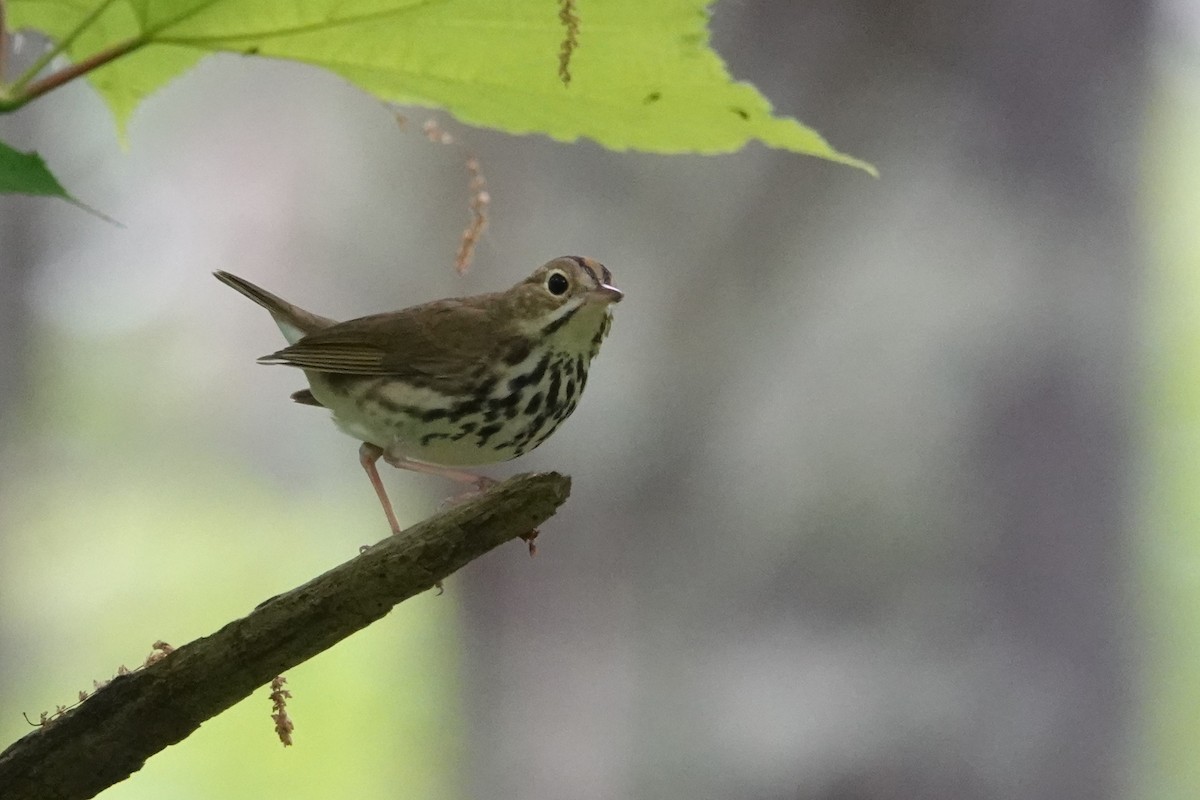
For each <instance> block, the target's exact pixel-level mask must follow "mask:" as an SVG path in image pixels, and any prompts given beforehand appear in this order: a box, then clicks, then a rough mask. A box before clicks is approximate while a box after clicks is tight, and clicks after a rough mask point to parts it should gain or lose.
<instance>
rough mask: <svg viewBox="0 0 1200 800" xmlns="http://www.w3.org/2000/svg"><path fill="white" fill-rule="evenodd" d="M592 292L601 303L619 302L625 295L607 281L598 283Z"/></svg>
mask: <svg viewBox="0 0 1200 800" xmlns="http://www.w3.org/2000/svg"><path fill="white" fill-rule="evenodd" d="M592 293H593V295H594V296H595V298H596V299H597V300H598V301H599V302H601V303H619V302H621V298H622V297H624V296H625V293H624V292H622V291H621V290H620V289H618V288H617V287H615V286H610V285H609V284H607V283H602V284H600V285H599V286H597V287H596V288H595V289H594V290H593V292H592Z"/></svg>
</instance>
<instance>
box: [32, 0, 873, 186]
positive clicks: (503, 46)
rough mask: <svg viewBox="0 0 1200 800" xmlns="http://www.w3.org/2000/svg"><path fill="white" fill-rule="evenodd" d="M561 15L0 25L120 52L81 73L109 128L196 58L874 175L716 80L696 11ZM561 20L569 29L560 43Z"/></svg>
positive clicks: (330, 7)
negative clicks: (257, 60) (281, 65)
mask: <svg viewBox="0 0 1200 800" xmlns="http://www.w3.org/2000/svg"><path fill="white" fill-rule="evenodd" d="M561 2H567V0H560V5H556V4H555V3H554V2H553V1H552V0H104V1H103V2H94V3H92V4H90V5H85V4H83V3H80V2H72V1H71V0H10V2H9V18H10V22H11V24H12V25H13V26H14V27H31V28H36V29H38V30H41V31H43V32H45V33H47V34H48V35H50V36H51V37H52V38H54V39H55V40H57V41H59V42H61V43H64V44H65V45H66V46H65V49H66V51H67V53H68V54H69V55H70V56H71V58H72V59H73V60H74V61H75V62H76V63H80V62H83V61H85V60H86V59H88V58H90V57H94V56H95V55H96V54H97V53H103V52H105V51H106V50H109V49H111V48H114V47H126V48H129V52H128V54H126V55H122V56H121V57H120V58H117V59H115V60H113V61H111V62H110V63H108V64H106V65H105V66H103V67H100V68H99V69H97V70H95V71H94V72H90V73H89V74H88V79H89V80H90V81H91V82H92V84H93V85H94V86H95V87H96V89H97V90H98V91H99V92H100V94H101V95H102V96H103V98H104V100H105V101H106V102H107V104H108V106H109V108H111V109H112V112H113V114H114V116H115V117H116V120H117V126H118V129H119V130H121V131H123V130H124V127H125V125H126V123H127V122H128V119H129V116H130V114H132V113H133V110H134V109H135V108H136V107H137V105H138V104H139V103H140V102H141V101H142V100H143V99H144V98H145V97H146V96H147V95H148V94H150V93H151V92H153V91H155V90H156V89H158V88H160V87H161V86H163V85H164V84H165V83H167V82H168V81H170V80H171V79H172V78H174V77H176V76H177V75H179V74H180V73H181V72H183V71H185V70H186V69H188V68H189V67H191V66H192V65H193V64H194V63H195V62H196V61H197V60H199V59H200V58H202V57H203V56H205V55H207V54H209V53H213V52H234V53H246V54H254V55H258V56H268V57H273V58H284V59H289V60H292V61H300V62H303V63H307V64H314V65H316V66H319V67H322V68H324V69H327V70H329V71H331V72H334V73H336V74H338V75H341V76H343V77H345V78H346V79H347V80H349V81H350V82H352V83H354V84H355V85H357V86H359V87H361V88H362V89H364V90H366V91H367V92H370V93H371V94H373V95H375V96H377V97H379V98H381V99H383V100H387V101H390V102H394V103H399V104H403V105H416V106H426V107H431V108H443V109H446V110H447V111H449V112H450V113H451V114H453V115H454V116H455V117H457V118H458V119H460V120H462V121H463V122H466V123H469V124H473V125H480V126H486V127H490V128H496V129H499V130H502V131H507V132H510V133H518V134H520V133H533V132H539V133H544V134H546V135H548V136H551V137H553V138H555V139H559V140H562V141H574V140H576V139H578V138H580V137H586V138H589V139H593V140H595V141H596V142H599V143H600V144H602V145H604V146H605V147H609V148H612V149H617V150H623V149H634V150H643V151H649V152H658V153H686V152H698V153H722V152H730V151H733V150H737V149H739V148H741V147H742V146H743V145H745V144H746V143H747V142H750V141H753V140H759V141H762V142H763V143H765V144H767V145H768V146H771V147H776V148H782V149H785V150H790V151H793V152H796V153H804V154H807V155H814V156H819V157H821V158H826V159H829V160H832V161H837V162H840V163H843V164H849V165H851V166H855V167H859V168H861V169H864V170H866V171H868V172H870V173H872V174H874V172H875V171H874V168H873V167H871V165H870V164H867V163H866V162H864V161H860V160H859V159H856V158H853V157H852V156H848V155H845V154H843V153H840V152H838V151H837V150H834V149H833V148H832V147H830V146H829V144H828V143H826V142H825V140H824V139H822V138H821V136H820V135H819V134H817V133H816V132H815V131H813V130H812V129H811V128H808V127H806V126H804V125H802V124H801V123H799V122H797V121H796V120H794V119H791V118H788V117H779V116H775V115H774V113H773V112H772V109H771V106H770V103H768V102H767V100H766V98H764V97H763V96H762V95H761V94H760V93H759V92H758V90H757V89H755V88H754V87H753V86H751V85H749V84H747V83H739V82H737V81H734V80H733V79H732V78H731V77H730V75H729V72H728V70H727V69H726V68H725V64H724V62H722V60H721V58H720V57H719V56H718V55H717V54H716V53H715V52H714V51H713V50H712V48H711V47H710V46H709V34H708V4H709V0H570V5H569V6H568V8H567V9H565V10H564V9H563V8H562V6H561ZM560 12H561V13H562V14H563V15H564V16H569V15H573V16H574V17H575V18H576V19H577V20H578V26H577V27H576V28H575V29H574V32H573V34H572V35H570V36H569V35H568V26H566V25H565V24H564V20H563V19H561V18H560ZM568 38H569V39H571V40H572V47H571V48H570V49H571V53H570V60H569V64H567V65H565V66H566V68H567V70H568V71H569V74H570V81H569V83H567V84H566V85H564V81H563V80H562V79H560V64H559V54H560V51H561V49H562V48H563V47H564V42H565V41H567V40H568Z"/></svg>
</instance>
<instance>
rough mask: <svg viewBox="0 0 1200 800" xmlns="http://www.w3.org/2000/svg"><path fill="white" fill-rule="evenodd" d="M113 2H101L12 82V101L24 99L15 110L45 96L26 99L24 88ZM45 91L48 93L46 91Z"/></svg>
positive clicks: (106, 0) (110, 0)
mask: <svg viewBox="0 0 1200 800" xmlns="http://www.w3.org/2000/svg"><path fill="white" fill-rule="evenodd" d="M113 2H114V0H102V2H101V3H100V4H99V5H98V6H96V8H95V9H93V10H92V13H90V14H88V15H87V16H86V17H84V18H83V19H82V20H80V22H79V24H78V25H76V26H75V29H74V30H73V31H71V32H70V33H68V34H67V35H66V36H64V37H63V38H62V40H61V41H58V42H56V43H55V44H54V46H53V47H51V48H50V49H49V50H47V51H46V52H45V53H42V55H41V56H40V57H39V58H38V60H37V61H35V62H33V64H32V65H31V66H30V67H29V69H27V70H25V71H24V72H23V73H21V76H20V77H19V78H17V79H16V80H15V81H13V84H12V86H11V87H9V92H10V94H11V95H12V99H13V100H14V101H21V100H22V99H23V98H25V99H24V102H20V103H19V105H18V106H16V107H17V108H19V107H20V106H22V105H24V104H25V103H26V102H28V101H29V100H32V99H33V97H36V96H39V95H41V94H45V91H42V92H39V93H38V95H34V96H32V97H28V98H26V97H25V96H26V95H27V94H28V92H26V91H25V87H26V86H27V85H29V84H30V83H31V82H33V80H34V78H36V77H37V76H38V73H39V72H41V71H42V70H43V69H45V68H46V65H47V64H49V63H50V62H51V61H53V60H54V59H55V57H56V56H58V54H59V53H61V52H63V51H64V50H66V49H67V48H68V47H70V46H71V45H73V44H74V43H75V40H76V39H78V38H79V35H80V34H81V33H83V32H84V31H85V30H87V29H88V28H89V27H90V26H91V24H92V23H93V22H95V21H96V20H97V19H98V18H99V17H100V15H101V14H103V13H104V12H105V11H107V10H108V7H109V6H111V5H112V4H113ZM118 46H119V45H118ZM104 52H108V51H104ZM127 52H129V51H128V50H124V51H122V52H121V53H120V55H124V54H125V53H127ZM97 55H100V54H99V53H98V54H97ZM94 57H95V56H93V58H94ZM91 60H92V59H88V61H91ZM111 60H112V59H111V58H109V59H106V60H105V61H102V62H101V63H102V64H103V63H107V62H108V61H111ZM80 63H81V64H82V63H86V62H80ZM76 66H79V65H76ZM96 66H99V64H97V65H95V66H93V67H91V69H95V67H96ZM64 71H66V70H64ZM55 74H57V73H55ZM78 74H82V73H78ZM78 74H76V75H72V76H71V78H75V77H78ZM47 77H48V78H52V77H54V76H53V75H50V76H47ZM67 80H70V78H68V79H67ZM65 82H66V81H60V82H59V83H57V84H55V86H59V85H61V84H62V83H65ZM34 85H37V84H36V83H34ZM50 88H51V89H52V88H54V87H53V86H51V87H50ZM46 91H48V90H46Z"/></svg>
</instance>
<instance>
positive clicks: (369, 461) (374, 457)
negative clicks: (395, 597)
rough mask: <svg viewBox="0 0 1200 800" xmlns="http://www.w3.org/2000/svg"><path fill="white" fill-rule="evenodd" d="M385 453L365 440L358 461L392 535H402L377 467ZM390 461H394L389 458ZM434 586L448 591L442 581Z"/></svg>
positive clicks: (359, 451)
mask: <svg viewBox="0 0 1200 800" xmlns="http://www.w3.org/2000/svg"><path fill="white" fill-rule="evenodd" d="M382 455H383V448H382V447H380V446H378V445H374V444H371V443H370V442H363V443H362V446H360V447H359V448H358V463H360V464H362V467H363V469H365V470H366V471H367V477H368V478H370V479H371V485H372V486H374V487H375V494H376V495H378V496H379V503H380V505H382V506H383V513H384V514H387V518H388V524H389V525H391V526H392V535H393V536H399V535H400V523H398V522H396V512H395V511H393V510H392V501H391V500H389V499H388V496H387V492H386V491H385V490H384V488H383V481H382V480H380V478H379V470H378V469H376V468H375V462H376V461H378V460H379V458H380V456H382ZM388 463H389V464H390V463H392V462H391V459H388ZM433 585H434V588H436V589H437V590H438V592H437V593H438V594H442V593H443V592H444V591H446V589H445V587H443V586H442V582H441V581H436V582H435V583H434V584H433Z"/></svg>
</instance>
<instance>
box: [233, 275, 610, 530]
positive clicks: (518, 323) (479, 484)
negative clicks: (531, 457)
mask: <svg viewBox="0 0 1200 800" xmlns="http://www.w3.org/2000/svg"><path fill="white" fill-rule="evenodd" d="M213 274H214V275H215V276H216V277H217V279H218V280H220V281H221V282H222V283H224V284H226V285H228V286H232V287H233V288H234V289H237V290H238V291H239V292H241V293H242V294H244V295H246V297H249V298H250V299H251V300H253V301H254V302H256V303H258V304H259V305H260V306H262V307H263V308H265V309H267V311H269V312H270V313H271V316H272V317H273V318H274V319H275V324H276V325H278V326H279V329H280V331H282V332H283V336H284V338H285V339H287V341H288V344H289V346H288V347H285V348H283V349H282V350H279V351H277V352H274V353H271V354H270V355H266V356H263V357H262V358H260V359H258V361H259V363H260V364H286V365H288V366H292V367H299V368H300V369H302V370H304V374H305V376H306V377H307V378H308V385H309V388H308V389H303V390H301V391H298V392H296V393H294V394H293V395H292V399H293V400H295V401H296V402H298V403H304V404H307V405H313V406H323V407H325V408H327V409H329V410H330V411H331V412H332V413H333V421H334V422H335V423H336V424H337V426H338V427H339V428H341V429H342V431H344V432H345V433H347V434H349V435H350V436H353V437H354V438H355V439H358V440H359V441H361V442H362V445H361V447H360V448H359V461H360V463H361V464H362V467H363V469H364V470H366V472H367V477H368V478H370V480H371V486H372V487H374V489H375V494H376V495H377V496H378V497H379V502H380V503H381V504H382V505H383V511H384V513H385V514H386V515H387V519H388V524H389V525H391V528H392V532H393V533H399V532H400V526H399V524H397V522H396V515H395V513H394V512H393V511H392V504H391V502H390V501H389V500H388V497H387V492H386V491H385V490H384V488H383V483H382V481H381V480H380V478H379V471H378V470H377V469H376V462H378V461H379V459H380V458H383V459H384V460H385V461H386V462H387V463H389V464H391V465H392V466H395V467H401V468H405V469H411V470H416V471H418V472H429V473H433V474H436V475H443V476H445V477H448V478H451V479H454V480H457V481H461V482H465V483H470V484H472V485H473V486H474V487H476V488H477V489H481V488H483V487H484V486H487V485H488V484H490V483H491V482H492V481H491V480H490V479H489V478H485V477H482V476H479V475H475V474H473V473H470V472H466V471H463V470H459V469H455V467H460V466H478V465H482V464H492V463H496V462H499V461H507V460H508V459H510V458H516V457H517V456H520V455H523V454H524V453H527V452H529V451H530V450H532V449H533V448H535V447H537V446H538V445H539V444H541V443H542V442H544V441H545V440H546V438H547V437H548V436H550V434H552V433H554V431H555V429H556V428H558V426H559V424H560V423H561V422H562V421H563V420H565V419H566V418H567V417H568V416H570V415H571V412H572V411H574V410H575V404H576V403H577V402H579V396H580V394H581V393H582V392H583V386H584V384H585V383H586V382H587V374H588V366H589V364H591V361H592V359H593V358H594V357H595V355H596V353H597V352H598V351H599V350H600V343H601V342H602V341H603V340H604V337H605V335H607V333H608V329H609V326H610V325H611V324H612V309H611V305H612V304H613V303H616V302H618V301H620V299H621V297H622V296H623V295H622V293H621V291H620V290H619V289H617V288H616V287H615V286H613V285H612V273H610V272H609V271H608V269H607V268H606V267H604V266H603V265H601V264H599V263H598V262H596V261H593V260H592V259H590V258H581V257H579V256H563V257H561V258H556V259H554V260H553V261H550V262H548V263H546V264H544V265H543V266H541V267H539V268H538V269H537V270H535V271H534V273H533V274H532V275H530V276H529V277H528V278H526V279H525V280H523V281H521V282H520V283H518V284H517V285H516V286H514V287H512V288H511V289H509V290H507V291H504V292H495V293H491V294H481V295H476V296H474V297H454V298H449V299H446V300H435V301H433V302H430V303H424V304H422V305H418V306H412V307H411V308H406V309H403V310H401V311H392V312H388V313H384V314H373V315H371V316H367V317H359V318H358V319H352V320H349V321H347V322H335V321H334V320H331V319H327V318H325V317H320V316H317V315H316V314H313V313H311V312H308V311H305V310H304V309H302V308H298V307H297V306H294V305H292V304H291V303H288V302H287V301H285V300H283V299H281V298H279V297H276V296H275V295H273V294H271V293H270V292H267V291H265V290H263V289H260V288H259V287H257V286H255V285H254V284H252V283H250V282H249V281H247V280H244V279H243V278H239V277H237V276H236V275H231V274H230V273H228V272H215V273H213Z"/></svg>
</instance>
